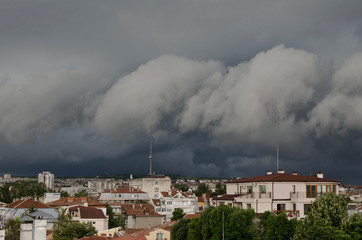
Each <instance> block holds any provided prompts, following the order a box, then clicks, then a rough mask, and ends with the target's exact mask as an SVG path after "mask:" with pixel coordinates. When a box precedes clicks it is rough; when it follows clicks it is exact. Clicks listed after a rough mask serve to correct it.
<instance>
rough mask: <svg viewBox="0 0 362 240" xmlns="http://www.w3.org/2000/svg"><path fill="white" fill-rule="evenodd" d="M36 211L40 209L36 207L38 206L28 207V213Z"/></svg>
mask: <svg viewBox="0 0 362 240" xmlns="http://www.w3.org/2000/svg"><path fill="white" fill-rule="evenodd" d="M36 211H38V209H36V208H35V207H34V205H31V206H30V207H29V208H28V213H34V212H36Z"/></svg>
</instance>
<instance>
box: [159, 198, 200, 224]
mask: <svg viewBox="0 0 362 240" xmlns="http://www.w3.org/2000/svg"><path fill="white" fill-rule="evenodd" d="M157 198H158V199H159V201H157V204H155V202H154V207H155V210H156V212H157V213H159V214H161V215H164V216H166V218H167V220H170V219H171V218H172V213H173V211H174V210H175V208H181V209H182V210H183V212H184V213H186V214H194V213H196V212H197V211H198V204H197V197H196V195H195V194H193V193H192V192H190V193H189V192H188V193H183V192H179V191H168V192H161V193H159V194H158V195H157Z"/></svg>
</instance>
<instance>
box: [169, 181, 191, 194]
mask: <svg viewBox="0 0 362 240" xmlns="http://www.w3.org/2000/svg"><path fill="white" fill-rule="evenodd" d="M173 187H174V188H178V189H180V190H181V191H183V192H187V190H189V186H188V185H187V184H181V183H175V184H174V185H173Z"/></svg>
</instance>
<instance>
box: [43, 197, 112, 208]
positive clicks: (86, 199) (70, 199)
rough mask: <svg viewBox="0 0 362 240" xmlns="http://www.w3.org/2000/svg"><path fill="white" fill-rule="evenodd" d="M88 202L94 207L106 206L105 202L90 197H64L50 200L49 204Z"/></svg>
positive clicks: (65, 204)
mask: <svg viewBox="0 0 362 240" xmlns="http://www.w3.org/2000/svg"><path fill="white" fill-rule="evenodd" d="M84 203H88V206H92V207H105V206H106V205H105V204H104V203H101V202H98V201H95V200H93V199H92V198H90V197H62V198H60V199H59V200H56V201H53V202H49V203H48V204H49V206H52V207H57V206H72V205H78V204H84Z"/></svg>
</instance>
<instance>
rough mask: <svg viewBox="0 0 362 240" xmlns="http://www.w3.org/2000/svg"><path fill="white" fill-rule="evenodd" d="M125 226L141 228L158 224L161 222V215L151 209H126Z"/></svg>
mask: <svg viewBox="0 0 362 240" xmlns="http://www.w3.org/2000/svg"><path fill="white" fill-rule="evenodd" d="M124 212H125V216H126V219H127V228H133V229H142V228H150V227H154V226H158V225H160V224H162V222H163V216H162V215H160V214H158V213H157V212H156V211H154V210H153V209H149V208H142V209H126V210H124Z"/></svg>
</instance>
